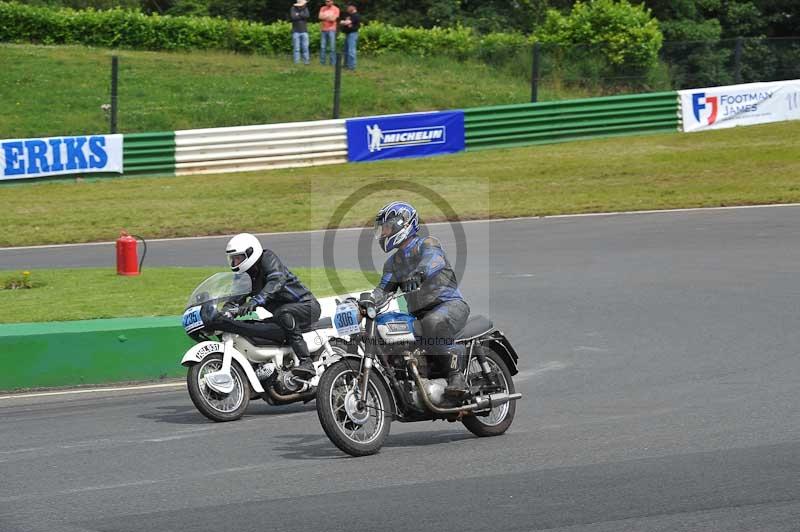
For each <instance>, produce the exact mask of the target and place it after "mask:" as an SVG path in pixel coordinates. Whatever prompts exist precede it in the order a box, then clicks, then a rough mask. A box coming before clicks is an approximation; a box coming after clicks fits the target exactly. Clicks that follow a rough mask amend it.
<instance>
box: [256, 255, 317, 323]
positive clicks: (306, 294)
mask: <svg viewBox="0 0 800 532" xmlns="http://www.w3.org/2000/svg"><path fill="white" fill-rule="evenodd" d="M247 273H248V275H250V278H251V279H252V280H253V291H252V293H251V295H256V294H261V295H262V296H264V298H265V299H266V301H267V302H266V304H265V305H264V307H265V308H266V309H267V310H268V311H270V312H274V310H275V309H277V308H278V307H280V306H281V305H285V304H286V303H298V302H301V301H314V300H315V299H316V298H315V297H314V294H312V293H311V290H309V289H308V288H306V286H305V285H304V284H303V283H301V282H300V280H299V279H298V278H297V276H296V275H295V274H293V273H292V272H291V271H289V268H287V267H286V266H284V264H283V263H282V262H281V259H279V258H278V256H277V255H276V254H275V253H273V252H272V251H271V250H269V249H265V250H264V253H262V254H261V259H259V261H258V262H256V264H255V265H254V266H253V267H252V268H250V269H249V270H247Z"/></svg>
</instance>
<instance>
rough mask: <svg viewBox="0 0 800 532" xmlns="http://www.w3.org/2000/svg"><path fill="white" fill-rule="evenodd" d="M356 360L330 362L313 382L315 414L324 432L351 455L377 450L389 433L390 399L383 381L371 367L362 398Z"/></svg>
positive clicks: (337, 445)
mask: <svg viewBox="0 0 800 532" xmlns="http://www.w3.org/2000/svg"><path fill="white" fill-rule="evenodd" d="M358 369H359V364H358V362H356V361H348V360H340V361H339V362H336V363H335V364H333V365H331V366H330V367H329V368H328V369H327V370H325V373H323V374H322V378H321V379H320V380H319V385H318V386H317V415H318V416H319V422H320V423H321V424H322V428H323V430H325V434H327V435H328V438H330V440H331V441H332V442H333V443H334V445H336V447H338V448H339V449H341V450H342V451H344V452H346V453H347V454H349V455H351V456H366V455H370V454H375V453H377V452H378V451H379V450H380V448H381V446H382V445H383V442H384V440H385V439H386V436H387V435H388V434H389V425H390V424H391V422H392V418H391V409H392V406H391V402H390V398H389V391H388V390H387V389H386V385H385V384H384V383H383V381H382V380H381V379H380V377H378V376H377V375H375V370H373V371H372V373H371V374H370V377H369V390H368V391H367V394H366V398H364V400H363V401H360V400H359V399H362V394H361V393H360V391H359V383H358V380H359V372H358Z"/></svg>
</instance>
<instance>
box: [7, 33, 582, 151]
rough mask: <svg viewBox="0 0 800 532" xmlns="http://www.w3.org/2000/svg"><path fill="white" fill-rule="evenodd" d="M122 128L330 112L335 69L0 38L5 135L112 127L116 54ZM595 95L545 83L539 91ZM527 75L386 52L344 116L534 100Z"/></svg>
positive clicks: (361, 79)
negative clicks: (109, 106) (108, 109)
mask: <svg viewBox="0 0 800 532" xmlns="http://www.w3.org/2000/svg"><path fill="white" fill-rule="evenodd" d="M112 53H113V54H117V55H118V56H119V57H120V74H119V131H121V132H125V133H132V132H141V131H171V130H179V129H193V128H204V127H220V126H240V125H246V124H266V123H276V122H294V121H301V120H317V119H327V118H331V112H332V108H333V69H332V68H330V67H323V66H320V65H319V63H318V62H317V61H318V59H317V58H314V59H315V61H314V62H312V64H311V65H310V66H303V65H300V66H295V65H294V64H292V62H291V60H290V59H289V58H288V57H268V56H250V55H237V54H232V53H222V52H192V53H162V52H137V51H124V50H118V51H111V50H105V49H95V48H87V47H80V46H55V47H52V46H35V45H9V44H3V45H0V64H2V65H3V82H2V83H0V101H2V102H3V113H0V138H26V137H39V136H53V135H63V134H80V133H103V132H107V131H108V130H109V129H108V128H109V122H108V119H107V117H106V116H105V114H104V112H103V111H102V110H101V108H100V106H101V105H102V104H105V103H109V102H110V98H109V90H110V89H109V86H110V70H111V67H110V65H111V59H110V58H111V55H112ZM580 95H585V92H581V91H566V90H560V91H559V93H558V94H555V93H552V92H548V90H546V89H543V91H542V94H541V95H540V98H541V99H552V98H555V97H561V98H563V97H569V96H580ZM529 98H530V87H529V84H528V81H527V79H526V78H525V77H524V76H520V75H518V74H516V75H515V74H513V73H511V72H509V71H504V72H499V71H497V70H495V69H493V68H492V67H489V66H487V65H486V64H484V63H480V62H477V61H470V62H464V63H461V62H458V61H455V60H452V59H447V58H436V57H429V58H412V57H406V56H403V55H384V56H381V57H364V58H360V59H359V69H358V71H357V72H355V73H350V72H345V73H344V74H343V77H342V99H341V113H342V117H351V116H367V115H371V114H386V113H403V112H411V111H426V110H433V109H453V108H462V107H474V106H482V105H495V104H503V103H522V102H526V101H529Z"/></svg>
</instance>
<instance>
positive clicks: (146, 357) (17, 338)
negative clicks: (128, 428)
mask: <svg viewBox="0 0 800 532" xmlns="http://www.w3.org/2000/svg"><path fill="white" fill-rule="evenodd" d="M192 345H193V342H192V340H191V339H190V338H189V337H188V336H186V334H185V333H184V331H183V328H182V327H181V322H180V318H179V317H177V316H171V317H163V318H123V319H108V320H88V321H71V322H53V323H30V324H15V325H0V363H2V367H3V371H2V372H0V390H1V391H10V390H18V389H24V388H42V387H55V386H76V385H81V384H101V383H108V382H121V381H137V380H139V381H141V380H153V379H159V378H167V377H179V376H182V375H184V374H185V372H186V369H185V368H183V367H181V365H180V361H181V357H183V354H184V353H185V352H186V350H187V349H189V347H191V346H192Z"/></svg>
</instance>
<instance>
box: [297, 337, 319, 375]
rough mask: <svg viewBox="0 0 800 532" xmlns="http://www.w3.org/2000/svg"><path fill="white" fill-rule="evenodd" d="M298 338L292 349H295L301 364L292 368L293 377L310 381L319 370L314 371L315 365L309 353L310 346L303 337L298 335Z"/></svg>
mask: <svg viewBox="0 0 800 532" xmlns="http://www.w3.org/2000/svg"><path fill="white" fill-rule="evenodd" d="M298 336H299V338H296V339H294V341H293V342H292V344H291V345H292V349H294V354H295V355H297V358H299V359H300V364H298V365H297V367H295V368H292V375H296V376H298V377H300V378H306V379H308V378H311V377H313V376H314V375H316V374H317V370H316V369H314V364H313V363H312V362H311V353H309V352H308V346H307V345H306V342H305V340H303V335H302V334H298Z"/></svg>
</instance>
